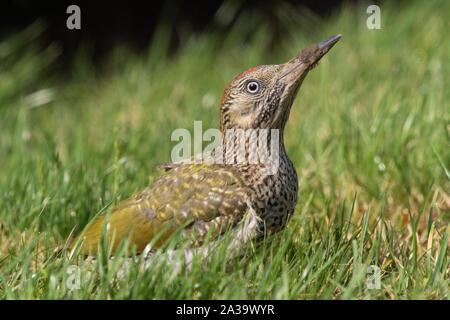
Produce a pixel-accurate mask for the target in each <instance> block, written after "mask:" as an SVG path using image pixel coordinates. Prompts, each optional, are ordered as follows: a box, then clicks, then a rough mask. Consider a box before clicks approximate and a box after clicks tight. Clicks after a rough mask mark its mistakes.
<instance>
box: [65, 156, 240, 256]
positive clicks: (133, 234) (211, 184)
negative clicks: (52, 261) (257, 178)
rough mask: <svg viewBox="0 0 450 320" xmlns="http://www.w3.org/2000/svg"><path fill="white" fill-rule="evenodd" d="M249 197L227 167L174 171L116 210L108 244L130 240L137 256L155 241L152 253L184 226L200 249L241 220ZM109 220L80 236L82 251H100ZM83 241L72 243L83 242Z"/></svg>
mask: <svg viewBox="0 0 450 320" xmlns="http://www.w3.org/2000/svg"><path fill="white" fill-rule="evenodd" d="M247 192H248V190H247V188H246V187H245V186H244V184H243V183H242V180H241V179H240V178H239V176H238V175H237V174H236V173H235V172H234V171H232V169H230V168H229V167H227V166H223V165H217V164H212V165H206V164H182V165H175V166H171V167H170V168H169V169H167V172H166V173H164V174H163V175H162V176H161V177H160V178H159V179H158V180H156V181H155V183H154V184H153V185H151V186H149V187H147V188H146V189H145V190H143V191H142V192H140V193H137V194H136V195H134V196H132V197H131V198H129V199H127V200H124V201H122V202H121V203H119V204H118V205H117V206H116V207H115V208H114V209H113V210H112V212H111V215H110V217H109V223H108V225H107V230H108V237H109V240H110V242H111V241H112V239H114V240H113V243H112V250H113V252H114V251H115V250H116V248H117V246H118V244H119V243H120V241H121V240H122V239H123V238H124V237H127V236H129V237H130V244H131V245H135V246H136V250H137V252H142V251H143V250H144V248H145V246H146V245H147V244H148V243H149V242H150V241H151V240H152V239H154V238H155V237H158V238H157V240H156V242H155V244H154V246H153V248H157V247H159V246H161V245H162V244H163V243H164V241H166V240H167V238H169V237H170V236H171V235H172V234H173V233H174V232H175V231H176V230H177V229H178V228H180V227H182V226H185V228H184V229H183V235H186V236H188V238H189V241H191V244H192V245H198V244H199V243H201V242H202V240H203V238H204V237H205V236H206V234H207V233H208V232H209V231H210V232H214V234H220V233H222V232H223V231H225V229H226V228H227V227H228V226H232V225H234V224H236V223H237V222H239V221H240V220H241V219H242V217H243V216H244V214H245V212H246V210H247V202H246V201H247V200H246V194H247ZM105 221H106V216H105V215H103V216H100V217H99V218H97V219H96V220H95V221H94V222H93V224H92V225H91V226H90V227H88V229H87V230H86V231H85V232H84V233H82V234H81V236H82V240H83V244H82V246H81V252H83V253H89V252H91V253H95V252H96V251H97V248H98V243H99V241H100V240H101V238H102V231H103V225H104V223H105ZM211 229H212V230H211ZM79 237H80V236H78V237H77V238H75V240H74V241H73V242H72V243H77V242H79Z"/></svg>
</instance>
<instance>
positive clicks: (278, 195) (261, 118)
mask: <svg viewBox="0 0 450 320" xmlns="http://www.w3.org/2000/svg"><path fill="white" fill-rule="evenodd" d="M339 39H340V35H338V36H334V37H332V38H329V39H327V40H325V41H323V42H321V43H319V44H315V45H312V46H310V47H308V48H306V49H304V50H303V51H301V52H300V53H299V54H298V55H297V56H295V57H294V58H293V59H291V60H290V61H288V62H287V63H285V64H281V65H266V66H259V67H255V68H252V69H249V70H247V71H246V72H243V73H241V74H239V75H238V76H237V77H236V78H235V79H234V80H233V81H232V82H231V83H230V84H229V85H228V86H227V87H226V89H225V91H224V94H223V98H222V102H221V107H220V118H221V132H222V137H226V136H227V133H228V131H229V130H231V129H242V130H248V129H268V130H271V129H276V130H279V132H280V134H279V136H278V141H277V142H278V150H277V152H278V154H279V166H278V167H277V170H276V172H274V173H273V174H264V173H263V170H262V169H263V166H264V164H262V163H257V164H254V163H253V162H251V161H249V152H248V150H250V149H251V148H255V147H257V146H258V145H259V144H258V142H257V140H255V139H253V138H252V137H251V136H247V137H246V140H245V145H246V153H245V159H244V161H241V162H240V163H231V164H227V163H226V164H208V163H201V164H193V163H179V164H169V165H165V166H163V167H162V169H163V170H164V171H165V172H164V173H163V174H162V175H161V177H160V178H159V179H158V180H156V181H155V182H154V183H153V184H152V185H151V186H149V187H147V188H146V189H144V190H143V191H141V192H139V193H137V194H135V195H134V196H132V197H131V198H129V199H127V200H125V201H122V202H121V203H119V204H118V205H117V206H116V207H115V208H114V209H113V210H112V212H111V215H110V218H109V224H108V236H109V239H110V241H112V238H113V237H114V243H113V251H114V250H115V249H116V247H117V245H118V244H119V242H120V241H121V240H122V239H123V238H124V237H126V236H129V237H130V243H131V244H132V245H135V246H136V250H137V252H142V251H143V250H144V248H145V247H146V245H147V244H148V243H150V242H151V241H152V239H154V238H155V237H156V236H157V241H156V242H155V243H154V244H153V246H152V248H153V249H154V248H158V247H160V246H161V244H162V243H163V242H164V241H166V240H167V238H169V237H170V236H171V235H172V234H174V233H175V232H176V231H177V230H179V229H181V233H182V235H183V238H184V239H185V240H186V241H188V242H189V243H190V244H191V245H192V246H193V247H195V246H198V245H199V244H201V243H202V242H203V241H204V239H205V236H206V234H208V233H209V232H210V233H211V234H212V235H213V236H216V237H217V236H219V235H220V234H222V233H223V232H224V231H225V230H226V229H227V228H237V226H238V224H239V222H241V221H242V220H243V219H244V218H246V217H247V216H248V215H250V213H249V212H251V215H252V219H253V220H252V223H247V224H245V226H244V228H247V229H248V230H244V231H243V233H242V234H244V235H245V236H244V237H243V240H244V241H248V240H252V239H258V238H260V237H262V236H263V235H264V234H265V233H273V232H277V231H279V230H280V229H282V228H283V227H284V226H285V225H286V222H287V220H288V218H289V216H290V215H291V214H293V213H294V210H295V206H296V204H297V194H298V180H297V173H296V170H295V167H294V165H293V164H292V162H291V160H290V159H289V157H288V155H287V152H286V149H285V147H284V140H283V137H284V134H283V132H284V127H285V125H286V123H287V121H288V118H289V112H290V108H291V106H292V103H293V101H294V99H295V97H296V95H297V92H298V89H299V87H300V86H301V83H302V81H303V79H304V78H305V76H306V74H307V73H308V72H309V70H310V69H312V68H313V67H314V66H315V65H316V64H317V62H318V61H319V60H320V58H321V57H322V56H323V55H324V54H325V53H327V52H328V50H329V49H330V48H331V47H332V46H333V45H334V44H335V43H336V42H337V41H338V40H339ZM250 84H251V85H252V86H251V87H249V85H250ZM250 88H251V90H250ZM253 88H257V89H258V90H253ZM274 137H275V136H274ZM270 138H271V134H269V135H268V136H267V145H268V148H269V151H271V152H274V150H271V149H270V146H271V144H270V142H271V140H270ZM236 142H237V141H235V140H232V141H227V142H226V143H224V144H223V148H224V149H225V150H227V149H229V148H231V146H232V145H233V144H235V143H236ZM230 143H231V144H230ZM259 143H266V142H265V141H262V142H259ZM234 156H235V157H236V155H234ZM105 221H106V220H105V216H101V217H99V218H98V219H97V220H96V221H94V222H93V224H92V225H91V226H90V227H88V228H87V230H86V231H85V232H84V233H83V234H82V240H83V244H82V248H81V249H82V251H83V252H85V253H88V252H92V253H94V252H96V250H97V245H98V242H99V241H100V239H101V235H102V229H103V225H104V223H105ZM237 234H240V233H237ZM77 240H78V238H76V239H75V243H76V242H77Z"/></svg>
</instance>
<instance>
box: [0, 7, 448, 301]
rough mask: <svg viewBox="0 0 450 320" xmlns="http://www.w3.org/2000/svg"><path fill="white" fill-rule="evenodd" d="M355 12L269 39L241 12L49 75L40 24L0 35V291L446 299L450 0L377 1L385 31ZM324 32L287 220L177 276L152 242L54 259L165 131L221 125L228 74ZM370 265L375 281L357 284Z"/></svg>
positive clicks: (306, 89) (123, 193)
mask: <svg viewBox="0 0 450 320" xmlns="http://www.w3.org/2000/svg"><path fill="white" fill-rule="evenodd" d="M364 9H365V8H343V9H342V10H341V11H339V12H336V13H335V15H334V16H332V17H330V18H329V19H326V20H325V21H323V23H322V24H320V27H318V28H315V29H314V30H313V31H311V32H308V33H306V32H305V31H302V30H304V29H300V28H296V27H292V28H291V29H290V32H289V33H288V34H286V36H285V38H284V39H279V43H278V44H277V46H276V47H275V49H274V50H272V51H270V52H269V53H268V51H267V50H265V48H266V46H267V44H268V40H267V37H266V34H267V30H266V28H265V27H264V26H260V28H258V30H257V31H255V33H254V34H253V35H252V37H251V38H250V39H243V37H242V35H241V34H240V32H239V22H238V24H237V26H236V27H235V28H234V29H233V30H231V31H230V33H229V34H228V35H227V36H226V37H224V36H222V35H217V34H214V33H213V32H209V33H205V34H203V35H200V36H196V37H193V38H191V39H189V41H187V42H186V43H185V44H184V46H183V47H182V48H181V49H180V50H179V51H178V52H177V53H176V54H174V55H172V56H171V57H170V58H167V55H166V51H167V50H166V47H167V46H166V45H165V43H166V42H165V41H164V39H165V31H164V28H163V27H161V29H160V31H159V32H158V34H157V36H156V38H155V39H154V41H153V44H152V46H150V47H149V49H148V50H147V51H146V52H144V53H142V54H135V53H132V52H129V51H128V50H126V49H124V48H118V49H117V50H115V51H114V53H112V54H111V56H110V57H109V58H108V59H106V60H105V61H104V63H103V70H104V72H103V73H100V74H99V73H97V72H94V71H93V68H92V62H90V60H89V59H88V58H86V56H87V55H86V54H85V52H84V51H83V50H80V53H79V54H78V55H77V57H78V59H77V61H76V62H75V63H74V67H73V68H72V69H70V74H66V75H65V76H64V77H61V76H60V75H58V74H57V73H56V72H54V69H53V67H54V64H55V61H57V59H58V55H59V53H60V52H59V51H60V49H59V48H58V47H57V46H54V45H53V46H49V47H46V48H42V47H39V45H38V43H39V32H40V29H42V26H41V25H40V24H35V25H33V26H31V27H30V28H28V29H27V30H24V31H23V32H20V33H17V34H15V35H12V36H11V37H9V38H7V39H4V40H2V42H0V68H1V69H0V298H2V299H129V298H131V299H317V298H319V299H448V298H449V287H450V283H449V273H450V268H449V253H448V244H449V239H448V238H449V233H450V230H449V226H448V222H449V218H450V217H449V211H450V195H449V191H450V181H449V179H450V176H449V170H450V169H449V166H450V148H449V141H450V139H449V137H450V127H449V126H450V124H449V120H450V114H449V101H450V92H449V90H448V88H449V87H450V84H449V79H448V75H449V74H450V69H449V68H450V65H449V64H448V52H449V51H450V39H449V38H448V37H446V36H445V35H446V34H447V32H448V17H447V16H446V15H445V13H446V12H449V11H450V6H449V2H448V1H437V2H434V1H433V2H431V1H430V2H428V1H421V2H418V1H417V2H408V3H407V4H405V5H404V6H403V7H395V6H394V5H393V4H392V3H390V4H387V3H386V4H383V5H382V6H381V9H382V29H381V30H368V29H367V28H366V27H365V19H366V17H367V14H366V13H365V11H364ZM292 14H295V13H292ZM300 18H301V17H300ZM336 33H342V34H343V39H342V40H341V41H340V42H339V43H338V44H337V45H336V47H335V48H333V49H332V51H331V52H330V53H329V54H328V55H327V56H326V57H325V58H324V59H323V61H322V62H321V63H320V65H319V66H318V67H317V68H316V69H314V70H313V71H312V72H311V73H310V74H309V75H308V78H307V79H306V80H305V83H304V84H303V87H302V88H301V90H300V93H299V96H298V98H297V100H296V102H295V104H294V106H293V109H292V112H291V117H290V120H289V122H288V125H287V128H286V133H285V137H286V138H285V139H286V145H287V150H288V153H289V155H290V157H291V159H292V161H293V163H294V164H295V166H296V168H297V171H298V175H299V185H300V192H299V199H300V200H299V203H298V205H297V210H296V213H295V215H294V216H293V217H292V219H291V221H290V222H289V224H288V226H287V228H286V230H285V231H284V232H282V233H280V234H279V235H277V236H275V237H272V238H270V239H266V241H265V243H264V245H262V246H260V247H258V248H256V249H251V250H250V251H249V252H248V254H247V258H245V259H240V260H236V261H233V265H232V266H231V269H227V268H226V266H225V263H224V261H223V260H220V259H217V260H214V261H213V262H212V263H211V264H210V265H208V266H207V267H205V265H204V264H203V263H202V261H199V260H197V261H195V262H194V263H193V266H192V270H191V272H190V273H187V272H186V271H185V270H184V269H182V270H181V271H180V270H178V269H177V266H176V265H174V264H169V263H167V262H166V260H165V257H164V255H163V254H162V253H161V252H158V253H157V254H156V257H155V259H154V261H156V262H155V264H154V265H153V266H152V267H151V268H149V269H148V270H146V271H140V270H139V267H138V266H137V264H132V265H131V267H130V269H129V270H128V271H126V272H124V273H123V274H122V276H120V277H119V276H117V270H118V268H120V261H121V257H123V256H124V255H125V254H126V252H125V251H122V254H119V255H118V257H117V259H115V260H113V261H114V262H113V263H110V264H108V263H107V261H108V259H107V257H108V252H107V250H106V249H105V250H103V251H101V252H100V253H99V256H98V257H97V258H98V259H96V260H95V262H92V263H91V264H87V265H85V264H83V263H82V261H81V259H80V257H73V258H68V257H66V256H65V255H64V256H63V257H57V255H56V254H55V248H57V247H59V246H62V245H64V244H65V243H66V242H67V240H68V239H69V236H70V234H71V233H72V232H79V231H80V230H81V229H82V228H83V227H84V226H85V225H86V224H87V223H88V222H89V221H90V220H91V219H92V217H94V216H95V215H96V214H97V213H98V212H99V211H100V210H101V209H102V208H103V207H105V206H106V205H108V204H110V203H112V204H115V203H117V202H118V201H120V200H121V199H124V198H126V197H128V196H129V195H131V194H132V193H133V192H134V191H136V190H137V189H141V188H143V187H145V186H146V185H147V184H148V181H149V175H151V176H152V175H153V173H152V167H153V166H154V165H156V164H158V163H163V162H168V161H170V151H171V148H172V147H173V146H174V145H175V144H176V142H172V141H170V135H171V132H172V131H173V130H174V129H176V128H187V129H189V130H192V129H193V122H194V120H202V121H203V128H204V130H206V128H210V127H215V128H217V127H218V125H219V117H218V106H219V103H220V97H221V92H222V90H223V88H224V87H225V86H226V84H227V83H228V82H229V81H230V80H231V79H232V78H233V77H234V76H235V75H236V74H238V73H239V72H241V71H243V70H245V69H248V68H250V67H253V66H256V65H260V64H272V63H282V62H284V61H286V60H288V59H289V58H290V57H291V56H293V55H294V54H296V53H297V52H298V51H299V50H300V49H301V48H304V47H306V46H307V45H309V44H311V43H314V42H318V41H320V40H322V39H325V38H326V37H327V36H330V35H333V34H336ZM445 88H447V89H445ZM72 265H76V266H80V272H81V281H80V288H79V289H77V290H69V289H68V287H67V280H70V276H71V274H70V272H68V271H70V270H71V269H70V266H72ZM370 265H375V266H377V267H378V268H379V271H380V275H381V279H380V288H379V289H369V288H368V287H367V285H366V281H367V279H368V278H367V277H368V276H370V274H367V270H368V267H369V266H370Z"/></svg>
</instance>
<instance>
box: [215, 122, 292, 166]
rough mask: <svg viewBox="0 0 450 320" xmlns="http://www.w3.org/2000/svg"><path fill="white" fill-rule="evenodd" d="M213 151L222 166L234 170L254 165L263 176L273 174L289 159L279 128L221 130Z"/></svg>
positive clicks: (281, 131)
mask: <svg viewBox="0 0 450 320" xmlns="http://www.w3.org/2000/svg"><path fill="white" fill-rule="evenodd" d="M214 152H215V156H218V157H219V158H221V159H222V161H223V162H222V163H224V164H228V165H232V166H235V167H236V168H244V167H248V166H253V167H255V168H259V169H261V170H260V171H261V173H262V174H276V173H277V170H278V167H279V166H280V164H281V163H282V162H285V161H287V160H288V156H287V152H286V149H285V146H284V134H283V130H278V129H250V130H248V129H247V130H244V129H227V130H224V132H223V134H222V137H221V144H220V146H219V147H218V148H217V149H216V150H214ZM216 160H217V158H216ZM269 167H270V168H269ZM264 168H268V170H265V171H264V170H263V169H264Z"/></svg>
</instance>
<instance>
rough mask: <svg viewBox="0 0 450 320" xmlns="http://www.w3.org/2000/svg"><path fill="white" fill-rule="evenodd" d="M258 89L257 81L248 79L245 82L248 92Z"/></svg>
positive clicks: (255, 91) (254, 91)
mask: <svg viewBox="0 0 450 320" xmlns="http://www.w3.org/2000/svg"><path fill="white" fill-rule="evenodd" d="M258 91H259V82H258V81H250V82H249V83H247V92H249V93H257V92H258Z"/></svg>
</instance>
